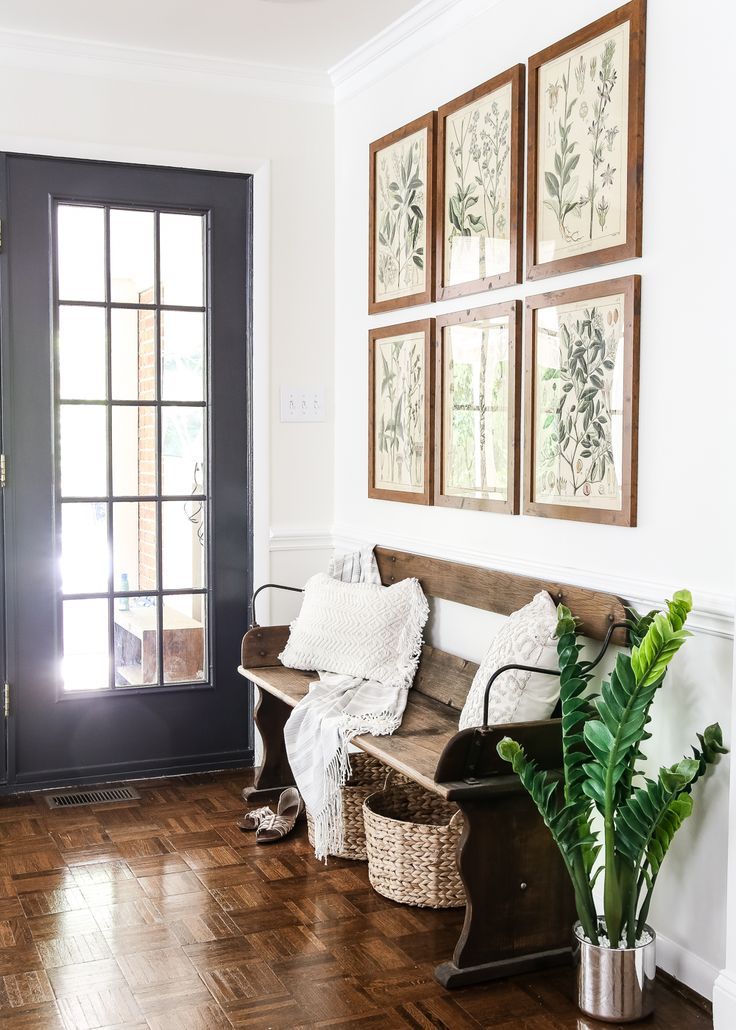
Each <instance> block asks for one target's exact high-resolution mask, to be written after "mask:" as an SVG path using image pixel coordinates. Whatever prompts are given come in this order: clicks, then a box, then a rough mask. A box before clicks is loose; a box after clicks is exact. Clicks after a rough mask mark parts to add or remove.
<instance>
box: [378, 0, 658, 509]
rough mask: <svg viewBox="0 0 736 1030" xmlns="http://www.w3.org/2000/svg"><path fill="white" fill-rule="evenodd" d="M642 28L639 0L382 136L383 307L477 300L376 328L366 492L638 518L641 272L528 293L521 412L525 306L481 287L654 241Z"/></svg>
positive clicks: (593, 261)
mask: <svg viewBox="0 0 736 1030" xmlns="http://www.w3.org/2000/svg"><path fill="white" fill-rule="evenodd" d="M645 24H646V8H645V0H631V2H630V3H628V4H626V5H625V6H624V7H621V8H619V9H617V10H616V11H613V12H611V13H610V14H608V15H605V16H604V17H602V18H599V19H597V20H596V21H595V22H593V23H591V24H589V25H586V26H583V27H582V28H580V29H578V30H576V31H575V32H573V33H571V34H568V35H567V36H566V37H565V38H563V39H561V40H559V41H556V42H555V41H553V42H552V43H551V44H550V45H549V46H547V47H545V48H544V49H543V50H542V51H540V52H538V53H536V54H535V55H533V56H532V57H530V58H529V60H528V62H527V64H526V65H522V64H516V65H513V66H511V67H510V68H508V69H507V70H505V71H504V70H502V71H500V72H499V73H498V74H496V75H495V76H493V77H492V78H491V79H489V80H488V81H486V82H484V83H481V84H480V85H478V86H475V87H473V88H472V89H470V90H468V91H467V92H465V93H464V94H462V95H460V96H458V97H456V98H454V99H451V100H449V101H448V102H447V103H445V104H443V105H441V106H440V107H439V110H438V111H437V112H434V111H430V112H428V113H427V114H424V115H420V116H419V117H418V118H416V119H414V120H413V121H411V122H410V123H408V124H407V125H404V126H401V127H398V128H396V129H393V130H392V131H391V132H390V133H389V134H387V135H385V136H383V137H382V138H380V139H378V140H376V141H374V142H373V143H372V144H371V146H370V151H369V189H370V201H369V243H368V245H369V261H368V310H369V312H370V313H371V314H379V313H383V312H396V311H397V310H398V309H400V308H402V309H410V308H411V307H414V306H416V305H419V304H422V305H426V304H428V303H432V302H433V301H445V300H448V299H454V298H458V297H463V298H467V303H468V304H472V305H474V306H473V307H471V308H469V309H467V310H466V311H465V313H464V314H463V316H462V318H461V319H460V320H459V321H458V320H457V319H453V318H449V319H448V318H442V317H441V318H440V319H439V320H438V322H437V327H436V334H435V328H434V326H428V325H424V326H422V325H421V324H420V323H417V322H414V323H403V324H401V325H395V324H394V325H389V326H386V327H384V328H382V329H380V330H376V329H373V330H372V331H371V333H370V340H369V354H368V365H369V370H370V376H369V398H368V404H369V456H368V457H369V475H368V478H369V484H368V493H369V496H370V497H371V498H380V499H384V500H392V501H399V502H405V503H419V504H425V505H438V506H455V507H460V508H470V509H475V510H485V511H491V512H493V511H495V512H502V513H507V514H516V513H518V512H519V511H520V510H523V512H524V514H526V515H536V516H544V517H552V518H562V519H570V520H574V521H588V522H598V523H605V524H608V525H621V526H634V525H635V524H636V515H637V443H638V377H639V321H640V297H641V281H640V277H639V276H630V277H628V278H626V279H623V278H622V279H617V280H608V281H601V283H600V286H599V288H598V289H593V288H592V287H591V286H586V287H584V288H583V289H581V290H576V289H575V288H572V289H568V290H566V291H565V292H564V295H562V294H560V295H557V294H553V293H550V294H549V295H547V296H545V297H544V298H543V299H541V300H540V299H539V298H533V299H532V300H530V301H528V302H527V304H526V313H525V340H524V345H523V349H524V360H523V366H524V372H523V375H524V379H525V403H524V406H523V417H522V404H521V389H520V382H521V377H522V371H521V365H522V360H521V349H522V346H521V337H520V330H521V313H520V312H517V311H516V310H513V311H511V310H508V311H506V312H503V311H502V310H501V309H498V310H496V311H491V310H489V309H488V306H487V305H485V306H484V305H483V301H484V299H486V298H487V297H488V296H493V294H494V291H495V292H496V293H497V291H498V290H499V289H503V288H504V287H509V286H512V285H515V284H522V283H524V281H525V280H526V281H527V282H535V281H538V280H543V279H549V278H551V277H556V276H560V275H564V274H565V273H567V272H570V271H575V270H580V269H593V268H595V269H598V268H602V267H603V266H608V265H612V264H615V263H617V262H620V261H623V260H626V259H630V258H636V257H639V256H641V252H642V251H641V247H642V231H641V227H642V178H643V116H644V55H645ZM527 83H528V88H527ZM525 153H526V155H527V158H526V172H525V161H524V155H525ZM525 180H526V181H525ZM525 188H526V198H527V199H526V222H524V214H523V213H524V193H525ZM524 235H525V237H526V260H525V261H524V260H523V249H524V248H523V238H524ZM471 298H472V299H471ZM476 305H477V306H476ZM494 316H495V317H494ZM522 442H523V477H524V489H523V492H522V491H521V490H520V476H521V466H522V457H521V451H522ZM520 499H521V500H520Z"/></svg>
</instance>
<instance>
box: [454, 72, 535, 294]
mask: <svg viewBox="0 0 736 1030" xmlns="http://www.w3.org/2000/svg"><path fill="white" fill-rule="evenodd" d="M525 74H526V70H525V68H524V65H523V64H517V65H514V66H513V67H512V68H508V69H507V70H506V71H504V72H501V74H500V75H496V76H495V77H494V78H492V79H489V80H488V81H487V82H484V83H482V85H480V86H476V87H475V89H471V90H469V91H468V92H467V93H463V95H462V96H459V97H456V99H455V100H451V101H450V102H449V103H447V104H443V106H442V107H441V108H440V109H439V111H438V117H437V162H436V163H437V184H436V188H435V195H436V198H437V210H436V217H435V239H436V252H435V264H436V279H437V287H436V291H435V292H436V296H437V300H448V299H450V298H452V297H463V296H467V295H468V294H472V293H484V292H486V291H488V290H492V289H499V288H501V287H504V286H513V285H514V284H515V283H520V282H522V277H523V263H522V246H521V241H522V233H523V228H522V227H523V218H524V208H523V200H524V186H523V181H524V81H525ZM491 104H498V105H501V111H500V112H499V111H498V110H496V111H494V110H493V109H492V108H491V107H490V105H491ZM484 108H485V110H484ZM466 111H467V118H468V121H467V122H466V121H465V114H466ZM474 116H475V118H476V121H477V122H480V121H481V118H482V122H483V123H484V124H483V126H482V127H481V128H480V129H478V128H474V125H473V122H472V121H471V119H472V118H473V117H474ZM504 119H505V121H504ZM481 133H485V136H486V137H488V138H487V139H486V138H485V137H481ZM504 139H505V143H504ZM473 140H475V141H476V143H477V144H478V145H479V146H480V147H481V148H482V146H483V144H484V142H486V143H488V144H489V146H491V147H492V152H495V153H497V152H498V151H500V153H501V155H503V153H504V150H505V153H506V157H505V158H504V159H502V160H501V161H500V162H498V163H499V167H498V168H495V167H490V168H486V166H485V164H484V163H483V162H482V160H481V158H482V149H481V151H480V152H479V157H478V160H474V158H473V157H472V151H471V152H469V154H468V162H469V169H470V171H469V172H467V173H466V172H463V178H462V179H460V178H459V175H458V168H457V166H456V165H455V157H454V155H455V153H456V152H457V151H456V150H455V148H456V147H460V154H461V161H462V155H463V153H464V150H465V147H466V145H467V147H468V149H469V151H470V148H471V147H472V143H473ZM451 146H452V148H453V151H452V154H451V155H450V154H448V151H449V148H450V147H451ZM491 160H493V159H491ZM461 167H462V166H461ZM484 168H485V171H484ZM472 169H475V172H472ZM465 174H468V175H470V174H472V176H473V178H472V179H471V182H470V183H468V184H467V185H466V186H465V188H463V182H464V175H465ZM475 174H477V175H478V178H479V179H481V181H482V183H483V185H481V184H480V183H478V184H477V188H476V187H475V186H472V188H473V190H474V192H473V193H471V195H470V197H469V198H468V199H471V200H472V208H471V207H466V203H467V202H466V201H464V202H462V203H461V201H460V198H461V197H462V195H463V193H464V192H465V189H468V188H471V184H472V183H474V182H476V180H475V177H474V176H475ZM494 178H495V188H494V185H493V183H494ZM451 179H452V181H453V185H452V186H451V185H450V181H451ZM499 179H500V183H501V184H503V183H507V184H508V187H507V188H506V187H505V186H504V185H501V188H500V190H499ZM489 191H490V192H489ZM499 193H500V195H499ZM448 194H449V195H448ZM494 202H495V205H496V208H495V210H494V207H493V205H494ZM489 204H490V205H491V206H490V208H489ZM499 220H502V221H501V224H502V226H503V227H504V229H503V230H498V231H496V228H495V226H493V231H492V232H491V233H487V232H486V233H484V232H483V230H482V229H480V228H479V229H478V232H477V233H475V234H474V233H473V227H474V226H483V227H484V228H487V223H488V222H495V223H496V225H497V224H498V222H499ZM466 223H467V224H466ZM463 225H465V228H466V229H467V232H468V233H470V235H467V234H466V235H463V234H462V231H461V230H462V229H463ZM505 228H507V229H508V240H506V238H505V236H504V235H502V232H503V231H505ZM454 244H457V246H458V249H459V250H460V248H462V249H461V250H460V253H459V254H458V259H457V261H456V264H457V265H458V268H457V269H456V270H455V272H454V273H453V272H452V271H451V270H450V269H448V267H447V264H448V260H449V261H450V262H451V263H452V251H453V246H454ZM506 249H508V253H506ZM476 250H477V257H476V258H475V261H473V256H474V254H475V251H476ZM497 252H498V253H497ZM487 261H490V265H491V269H492V270H491V271H490V272H489V274H487V275H486V274H483V273H484V272H485V271H486V270H487V269H488V265H487V264H486V262H487ZM473 264H475V266H476V267H477V270H478V274H477V275H475V276H472V266H473ZM501 265H503V267H501ZM464 275H471V276H472V277H471V278H467V279H466V278H464V277H463V276H464Z"/></svg>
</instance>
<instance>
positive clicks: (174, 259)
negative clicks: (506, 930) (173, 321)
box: [160, 213, 204, 307]
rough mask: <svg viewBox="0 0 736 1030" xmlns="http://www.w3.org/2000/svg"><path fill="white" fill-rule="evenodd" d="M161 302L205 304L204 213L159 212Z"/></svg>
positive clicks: (200, 305)
mask: <svg viewBox="0 0 736 1030" xmlns="http://www.w3.org/2000/svg"><path fill="white" fill-rule="evenodd" d="M160 232H161V244H160V247H161V303H162V304H184V305H186V306H188V307H202V306H203V304H204V215H179V214H166V213H162V214H161V225H160Z"/></svg>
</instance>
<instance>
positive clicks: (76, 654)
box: [61, 598, 110, 690]
mask: <svg viewBox="0 0 736 1030" xmlns="http://www.w3.org/2000/svg"><path fill="white" fill-rule="evenodd" d="M107 606H108V601H107V599H105V598H103V599H101V600H100V599H95V600H91V601H64V603H63V613H62V618H63V623H64V658H63V660H62V666H61V668H62V679H63V683H64V690H107V688H108V685H109V684H108V678H109V661H110V660H109V655H110V648H109V644H108V621H107V613H108V607H107Z"/></svg>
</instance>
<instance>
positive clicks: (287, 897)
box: [0, 773, 712, 1030]
mask: <svg viewBox="0 0 736 1030" xmlns="http://www.w3.org/2000/svg"><path fill="white" fill-rule="evenodd" d="M248 782H250V774H249V773H242V774H220V775H207V776H192V777H180V778H173V779H168V780H152V781H148V782H146V783H144V784H137V786H139V787H140V791H141V794H142V799H141V800H140V801H135V802H130V803H125V804H113V805H99V806H97V807H92V808H77V809H70V810H67V811H63V812H50V811H49V810H48V808H47V807H46V804H45V802H44V801H43V799H42V798H41V797H39V796H30V795H25V796H20V797H15V798H5V799H0V1026H2V1027H3V1028H4V1030H21V1028H22V1030H54V1028H57V1027H61V1028H66V1030H93V1028H102V1027H105V1028H108V1030H112V1028H126V1030H134V1028H135V1030H145V1028H150V1030H229V1028H231V1027H259V1028H260V1027H262V1028H267V1027H273V1028H286V1027H289V1028H291V1027H294V1028H296V1027H350V1028H352V1030H358V1028H361V1030H362V1028H363V1027H366V1028H367V1027H381V1028H383V1030H389V1028H393V1027H396V1028H404V1027H415V1028H417V1027H422V1028H423V1027H445V1028H449V1030H464V1028H470V1027H493V1028H495V1030H592V1028H594V1027H597V1026H602V1024H595V1023H592V1022H591V1021H589V1020H584V1019H582V1018H580V1017H579V1016H578V1015H577V1014H576V1011H575V1008H574V1004H573V1002H572V973H571V970H569V969H562V970H555V971H552V972H547V973H543V974H535V975H530V976H522V977H516V978H514V979H511V980H507V981H500V982H497V983H494V984H491V985H487V986H484V987H478V988H470V989H465V990H462V991H455V992H452V993H451V992H448V991H445V990H443V988H441V987H440V986H439V985H438V984H437V983H436V982H435V981H434V979H433V977H432V971H433V968H434V965H435V964H436V963H437V962H438V961H440V960H442V959H445V958H447V957H449V956H450V954H451V952H452V948H453V946H454V943H455V940H456V938H457V934H458V928H459V926H460V923H461V921H462V917H461V913H460V912H431V911H426V910H421V909H412V908H406V907H403V906H399V905H395V904H393V903H392V902H389V901H386V900H385V899H383V898H381V897H380V896H379V895H378V894H376V893H375V892H374V891H373V890H371V888H370V886H369V884H368V877H367V869H366V866H365V865H364V864H362V863H352V862H341V861H336V860H334V861H331V862H330V863H329V865H327V866H326V867H325V866H323V865H321V864H320V863H318V862H316V861H315V859H314V856H313V855H312V854H311V852H310V848H309V843H308V841H307V838H306V828H305V826H304V825H302V826H301V827H300V828H299V830H298V832H296V833H295V834H294V835H292V836H291V837H290V838H289V839H288V840H286V841H284V842H283V843H281V844H277V845H272V846H262V845H257V844H256V842H255V839H254V836H253V835H252V834H244V833H241V832H240V831H239V830H238V829H237V828H236V827H235V826H234V819H235V818H236V817H237V816H238V815H239V814H241V810H242V809H243V805H242V803H241V801H240V791H241V789H242V788H243V786H245V785H246V784H247V783H248ZM658 1002H659V1003H658V1010H657V1014H656V1017H655V1019H654V1020H653V1021H650V1022H649V1023H648V1026H650V1027H652V1028H655V1027H656V1028H665V1027H666V1028H667V1030H690V1028H693V1030H694V1028H707V1027H709V1026H711V1025H712V1024H711V1021H710V1019H709V1017H708V1016H707V1015H706V1013H705V1012H703V1011H702V1010H701V1009H699V1008H697V1007H695V1006H693V1005H692V1004H690V1003H689V1002H688V1001H686V1000H683V999H682V998H680V997H679V996H678V995H676V994H675V993H674V992H673V991H671V990H670V989H668V988H667V987H666V986H665V985H660V986H659V999H658Z"/></svg>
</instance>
